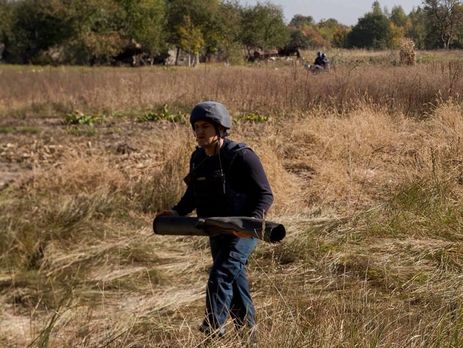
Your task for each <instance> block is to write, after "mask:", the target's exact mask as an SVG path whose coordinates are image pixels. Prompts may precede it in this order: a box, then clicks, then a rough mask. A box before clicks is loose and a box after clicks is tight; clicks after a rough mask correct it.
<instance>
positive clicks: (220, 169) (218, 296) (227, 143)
mask: <svg viewBox="0 0 463 348" xmlns="http://www.w3.org/2000/svg"><path fill="white" fill-rule="evenodd" d="M190 123H191V126H192V127H193V131H194V134H195V137H196V141H197V143H198V147H197V148H196V150H195V151H194V152H193V154H192V156H191V160H190V172H189V174H188V175H187V177H186V178H185V182H186V184H187V189H186V192H185V194H184V195H183V197H182V198H181V200H180V202H179V203H178V204H177V205H175V206H174V207H173V208H172V209H171V210H167V211H163V212H161V213H159V214H158V216H162V215H180V216H183V215H187V214H189V213H190V212H192V211H193V210H194V209H196V213H197V215H198V217H219V216H222V217H223V216H250V217H256V218H263V217H264V215H265V213H266V212H267V210H268V209H269V208H270V206H271V204H272V202H273V194H272V191H271V189H270V185H269V182H268V180H267V177H266V175H265V172H264V169H263V167H262V164H261V162H260V160H259V158H258V157H257V155H256V154H255V153H254V152H253V151H252V150H251V149H250V148H249V147H248V146H246V145H244V144H239V143H236V142H233V141H231V140H229V139H228V138H227V136H228V134H229V130H230V128H231V126H232V122H231V118H230V115H229V113H228V111H227V109H226V108H225V106H224V105H222V104H220V103H217V102H213V101H207V102H202V103H199V104H198V105H196V106H195V107H194V108H193V110H192V112H191V116H190ZM256 243H257V240H256V239H255V238H241V237H240V236H239V235H229V234H228V235H227V234H223V235H216V236H211V237H210V247H211V254H212V260H213V264H212V268H211V270H210V273H209V280H208V283H207V288H206V313H205V318H204V320H203V323H202V325H201V326H200V330H201V331H202V332H204V333H205V334H207V335H217V336H222V335H223V334H224V332H225V329H224V326H225V322H226V320H227V318H228V315H230V316H231V318H232V319H233V321H234V324H235V326H236V328H237V329H239V330H243V331H245V332H247V333H248V334H249V337H248V338H249V339H250V340H251V341H254V340H255V330H254V328H255V311H254V305H253V302H252V298H251V294H250V290H249V283H248V279H247V275H246V269H245V266H246V264H247V261H248V258H249V256H250V254H251V252H252V251H253V250H254V248H255V246H256ZM248 330H249V331H248Z"/></svg>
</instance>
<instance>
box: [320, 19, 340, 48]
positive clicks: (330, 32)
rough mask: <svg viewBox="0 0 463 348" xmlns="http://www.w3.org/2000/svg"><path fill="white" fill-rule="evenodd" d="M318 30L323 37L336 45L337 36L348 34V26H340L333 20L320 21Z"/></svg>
mask: <svg viewBox="0 0 463 348" xmlns="http://www.w3.org/2000/svg"><path fill="white" fill-rule="evenodd" d="M317 28H318V31H319V32H320V34H321V36H322V37H323V38H324V39H325V40H327V41H328V42H329V43H332V44H334V38H335V34H338V35H339V34H340V33H342V32H347V26H345V25H342V24H340V23H339V22H338V21H337V20H336V19H333V18H330V19H326V20H322V21H320V22H319V23H318V25H317ZM338 39H339V38H338Z"/></svg>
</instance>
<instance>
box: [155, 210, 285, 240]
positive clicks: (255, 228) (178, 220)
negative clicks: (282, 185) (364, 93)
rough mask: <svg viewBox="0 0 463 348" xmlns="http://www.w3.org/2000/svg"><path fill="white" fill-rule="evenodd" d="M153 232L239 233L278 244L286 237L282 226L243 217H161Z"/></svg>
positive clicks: (186, 234) (156, 219) (188, 234)
mask: <svg viewBox="0 0 463 348" xmlns="http://www.w3.org/2000/svg"><path fill="white" fill-rule="evenodd" d="M153 230H154V233H155V234H158V235H174V236H179V235H180V236H183V235H185V236H211V235H216V234H222V233H225V234H232V233H233V232H239V233H240V234H241V235H245V236H246V237H255V238H259V239H262V240H264V241H266V242H269V243H276V242H280V241H281V240H283V238H284V237H285V236H286V229H285V227H284V226H283V225H282V224H278V223H275V222H270V221H265V220H261V219H255V218H250V217H243V216H231V217H210V218H194V217H184V216H159V217H157V218H155V219H154V221H153Z"/></svg>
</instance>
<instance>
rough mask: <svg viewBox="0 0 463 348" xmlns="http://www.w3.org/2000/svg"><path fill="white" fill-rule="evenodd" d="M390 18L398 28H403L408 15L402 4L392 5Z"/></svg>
mask: <svg viewBox="0 0 463 348" xmlns="http://www.w3.org/2000/svg"><path fill="white" fill-rule="evenodd" d="M390 20H391V22H392V23H394V25H396V26H397V27H399V28H405V27H406V26H407V22H408V17H407V15H406V14H405V11H404V9H403V8H402V6H394V7H393V8H392V11H391V17H390Z"/></svg>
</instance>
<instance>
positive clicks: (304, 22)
mask: <svg viewBox="0 0 463 348" xmlns="http://www.w3.org/2000/svg"><path fill="white" fill-rule="evenodd" d="M312 25H315V22H314V20H313V18H312V16H303V15H300V14H297V15H294V17H293V18H292V19H291V21H290V22H289V26H290V27H294V28H297V29H302V28H304V27H306V26H312Z"/></svg>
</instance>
